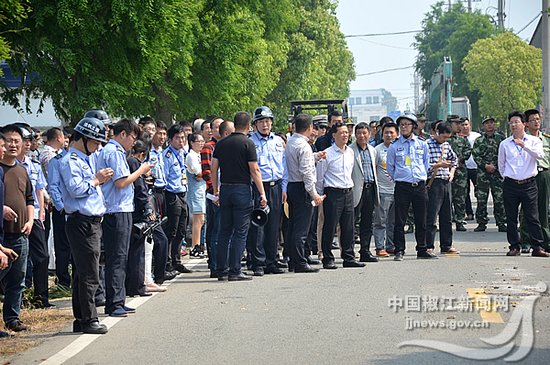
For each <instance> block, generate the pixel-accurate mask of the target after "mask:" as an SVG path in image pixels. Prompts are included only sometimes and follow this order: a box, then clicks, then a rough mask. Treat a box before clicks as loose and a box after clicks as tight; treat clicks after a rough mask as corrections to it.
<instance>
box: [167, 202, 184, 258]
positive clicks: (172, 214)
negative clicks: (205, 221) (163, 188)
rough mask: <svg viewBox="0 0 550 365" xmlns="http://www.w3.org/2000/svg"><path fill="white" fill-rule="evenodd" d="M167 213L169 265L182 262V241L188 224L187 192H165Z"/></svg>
mask: <svg viewBox="0 0 550 365" xmlns="http://www.w3.org/2000/svg"><path fill="white" fill-rule="evenodd" d="M165 198H166V215H167V216H168V225H167V227H166V231H165V233H166V237H168V242H169V247H170V248H169V251H168V254H169V258H168V261H169V262H168V263H169V265H176V264H181V242H182V241H183V239H184V238H185V230H186V226H187V217H188V211H187V203H186V202H185V193H177V194H175V193H170V192H168V191H167V192H166V193H165Z"/></svg>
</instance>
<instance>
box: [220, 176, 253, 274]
mask: <svg viewBox="0 0 550 365" xmlns="http://www.w3.org/2000/svg"><path fill="white" fill-rule="evenodd" d="M251 212H252V188H251V186H250V185H248V184H222V186H221V190H220V233H219V237H218V252H217V262H216V265H217V271H218V273H219V274H220V275H227V274H229V275H239V274H240V273H241V257H242V255H243V252H244V248H245V245H246V235H247V234H248V228H249V226H250V213H251Z"/></svg>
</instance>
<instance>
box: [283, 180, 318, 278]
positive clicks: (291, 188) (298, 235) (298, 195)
mask: <svg viewBox="0 0 550 365" xmlns="http://www.w3.org/2000/svg"><path fill="white" fill-rule="evenodd" d="M287 201H288V215H289V217H288V241H285V249H286V251H287V253H288V254H289V256H290V262H291V264H292V265H293V266H294V268H302V267H306V266H307V259H306V256H305V254H304V244H305V242H306V238H307V234H308V232H309V227H310V225H311V218H312V215H313V206H312V205H311V198H310V196H309V194H308V192H307V191H306V189H305V187H304V183H302V182H289V183H288V188H287Z"/></svg>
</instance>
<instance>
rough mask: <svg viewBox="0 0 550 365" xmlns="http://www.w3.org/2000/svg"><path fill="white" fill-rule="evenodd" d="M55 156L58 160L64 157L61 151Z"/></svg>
mask: <svg viewBox="0 0 550 365" xmlns="http://www.w3.org/2000/svg"><path fill="white" fill-rule="evenodd" d="M54 158H55V159H57V160H61V159H62V158H63V155H62V154H61V153H58V154H57V155H55V156H54Z"/></svg>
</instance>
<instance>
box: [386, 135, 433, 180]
mask: <svg viewBox="0 0 550 365" xmlns="http://www.w3.org/2000/svg"><path fill="white" fill-rule="evenodd" d="M429 167H430V163H429V150H428V144H427V143H426V142H425V141H422V140H421V139H419V138H418V137H417V136H414V135H413V137H412V138H410V139H406V138H404V137H403V136H401V137H399V138H398V139H396V140H395V141H394V142H393V143H392V144H391V145H390V148H389V149H388V154H387V156H386V169H387V171H388V174H389V175H390V177H391V178H392V179H393V180H394V181H400V182H407V183H417V182H420V181H426V179H427V178H428V173H427V171H428V169H429Z"/></svg>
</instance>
